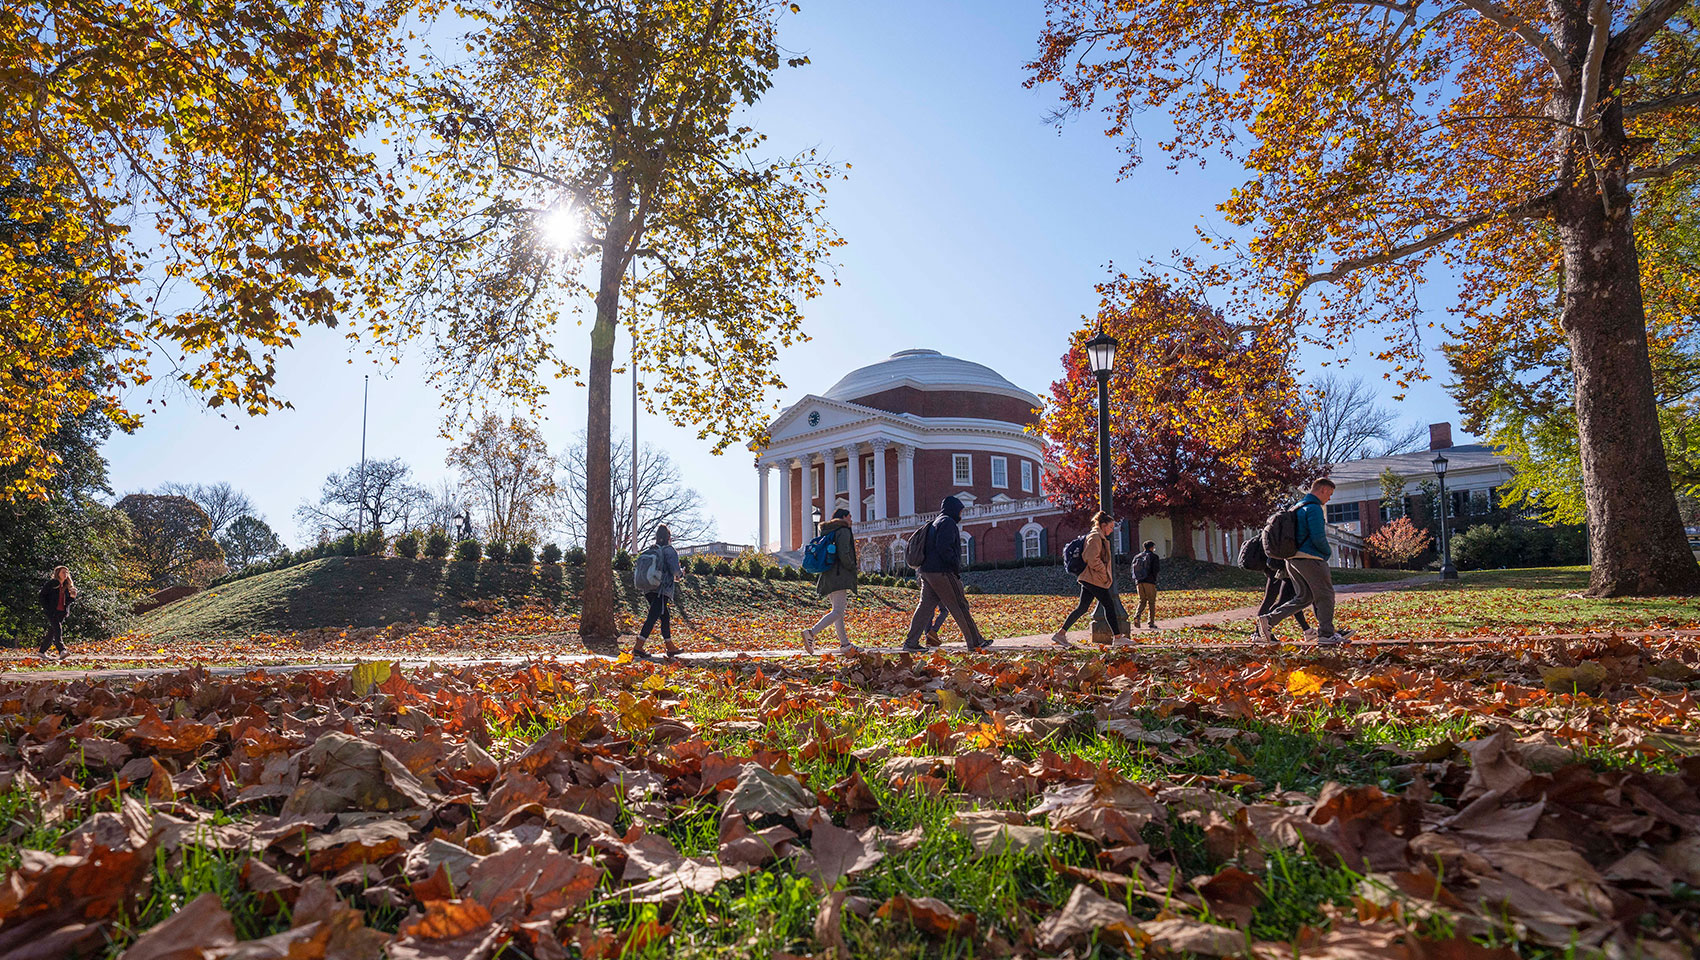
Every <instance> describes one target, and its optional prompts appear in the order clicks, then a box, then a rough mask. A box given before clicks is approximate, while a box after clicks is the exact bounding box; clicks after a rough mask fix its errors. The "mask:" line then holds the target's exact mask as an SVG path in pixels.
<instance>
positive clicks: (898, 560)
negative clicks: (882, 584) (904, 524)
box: [891, 540, 909, 570]
mask: <svg viewBox="0 0 1700 960" xmlns="http://www.w3.org/2000/svg"><path fill="white" fill-rule="evenodd" d="M908 554H909V541H907V540H893V541H891V568H892V569H893V570H896V569H897V568H899V567H902V566H906V565H907V564H908V562H909V560H908Z"/></svg>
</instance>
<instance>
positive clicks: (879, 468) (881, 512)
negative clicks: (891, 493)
mask: <svg viewBox="0 0 1700 960" xmlns="http://www.w3.org/2000/svg"><path fill="white" fill-rule="evenodd" d="M885 446H886V443H885V441H884V440H875V441H874V442H873V448H874V519H875V520H884V519H885Z"/></svg>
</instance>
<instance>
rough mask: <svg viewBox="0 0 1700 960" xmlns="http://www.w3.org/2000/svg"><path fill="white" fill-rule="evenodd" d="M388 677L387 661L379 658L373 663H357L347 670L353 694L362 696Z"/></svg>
mask: <svg viewBox="0 0 1700 960" xmlns="http://www.w3.org/2000/svg"><path fill="white" fill-rule="evenodd" d="M389 678H390V665H389V663H387V662H385V661H382V660H379V661H375V662H373V663H357V664H355V665H354V666H353V667H351V668H350V669H349V671H348V684H349V686H351V687H353V688H354V695H355V696H357V697H364V696H365V695H367V694H368V693H371V692H372V690H373V688H374V687H376V686H377V685H378V684H380V683H383V682H384V681H385V680H388V679H389Z"/></svg>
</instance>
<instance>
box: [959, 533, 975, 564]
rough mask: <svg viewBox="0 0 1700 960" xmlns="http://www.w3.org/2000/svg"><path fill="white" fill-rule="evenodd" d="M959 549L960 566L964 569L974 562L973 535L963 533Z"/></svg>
mask: <svg viewBox="0 0 1700 960" xmlns="http://www.w3.org/2000/svg"><path fill="white" fill-rule="evenodd" d="M961 549H962V565H963V566H964V567H966V566H968V565H969V564H971V563H973V562H974V535H973V534H971V533H964V534H963V535H962V544H961Z"/></svg>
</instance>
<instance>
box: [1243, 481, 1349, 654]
mask: <svg viewBox="0 0 1700 960" xmlns="http://www.w3.org/2000/svg"><path fill="white" fill-rule="evenodd" d="M1333 496H1334V481H1332V480H1330V479H1328V478H1327V477H1318V478H1316V479H1315V480H1312V481H1311V482H1310V493H1309V494H1306V495H1305V498H1304V499H1303V500H1300V501H1299V502H1298V505H1297V506H1295V507H1294V508H1293V512H1294V513H1296V514H1297V515H1298V521H1299V523H1298V527H1299V530H1298V534H1299V542H1298V548H1299V552H1298V553H1297V554H1296V555H1295V556H1293V557H1292V558H1291V559H1289V560H1288V561H1287V573H1288V575H1289V576H1291V577H1292V580H1293V587H1294V589H1295V591H1296V592H1295V593H1294V594H1293V599H1291V600H1288V601H1287V602H1286V603H1283V604H1281V605H1280V606H1278V607H1276V608H1275V609H1273V610H1271V611H1269V613H1267V614H1266V615H1264V616H1261V617H1258V618H1257V635H1258V636H1259V637H1260V638H1262V639H1263V640H1265V641H1268V642H1273V641H1274V639H1275V633H1274V627H1275V625H1276V624H1278V623H1280V622H1281V621H1282V620H1285V619H1287V618H1288V617H1290V616H1292V615H1294V614H1296V613H1298V612H1299V611H1300V610H1303V609H1304V608H1305V606H1306V605H1309V606H1313V607H1315V608H1316V642H1317V643H1319V644H1322V645H1324V646H1333V645H1335V644H1340V643H1346V642H1348V641H1350V640H1351V639H1352V632H1351V631H1350V630H1346V631H1343V632H1339V633H1336V632H1335V630H1334V575H1333V572H1332V571H1331V570H1329V568H1328V558H1329V557H1331V556H1333V555H1334V551H1333V548H1331V547H1330V546H1329V545H1328V524H1327V517H1326V516H1325V515H1324V513H1323V509H1322V508H1323V506H1324V505H1325V504H1327V503H1328V501H1329V500H1330V499H1331V498H1332V497H1333Z"/></svg>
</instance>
